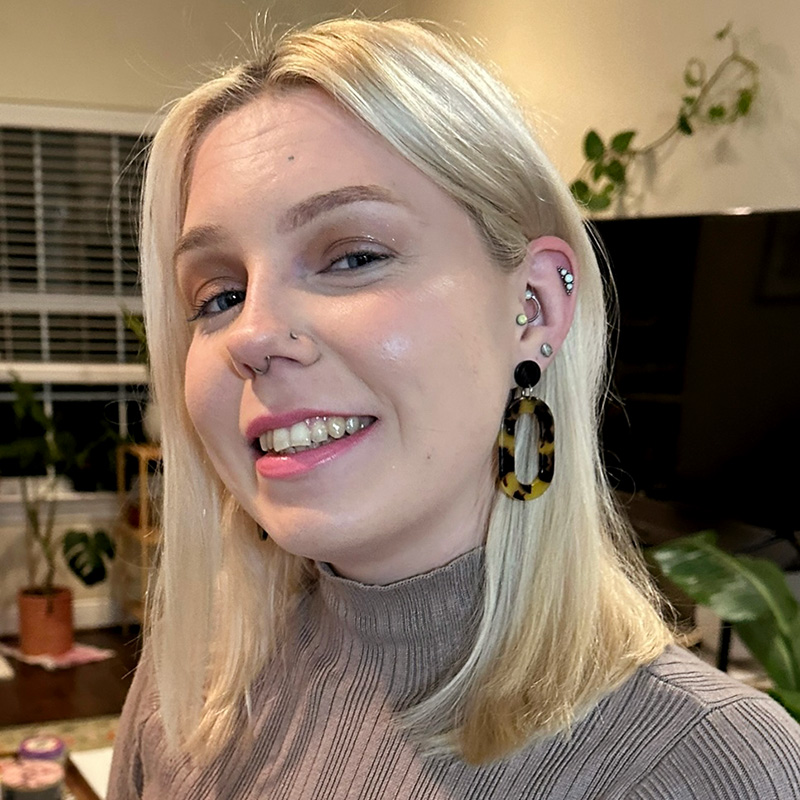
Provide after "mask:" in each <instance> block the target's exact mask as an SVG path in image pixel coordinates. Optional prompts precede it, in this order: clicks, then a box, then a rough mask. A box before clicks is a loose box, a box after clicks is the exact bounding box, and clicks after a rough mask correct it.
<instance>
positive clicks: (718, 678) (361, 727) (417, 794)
mask: <svg viewBox="0 0 800 800" xmlns="http://www.w3.org/2000/svg"><path fill="white" fill-rule="evenodd" d="M481 570H482V552H481V551H480V550H474V551H472V552H471V553H467V554H466V555H465V556H462V557H461V558H459V559H456V560H455V561H454V562H452V563H451V564H449V565H447V566H446V567H442V568H440V569H437V570H435V571H433V572H431V573H428V574H425V575H421V576H418V577H416V578H411V579H409V580H405V581H401V582H399V583H396V584H392V585H390V586H385V587H378V586H364V585H361V584H358V583H355V582H353V581H349V580H345V579H342V578H339V577H336V576H335V575H333V574H332V573H331V571H330V570H329V569H327V568H326V567H324V566H322V568H321V576H320V582H319V588H318V590H316V591H315V592H314V593H313V594H311V595H310V596H309V597H308V598H307V599H306V600H305V601H304V602H303V603H302V604H301V606H300V608H299V610H298V619H297V624H296V626H295V627H294V630H295V634H296V635H295V637H294V639H293V640H292V641H291V642H289V643H287V653H286V655H287V659H286V663H287V664H288V665H289V669H288V670H287V669H284V668H282V667H281V666H280V665H279V664H278V663H275V664H273V665H271V666H268V667H266V668H265V670H264V672H263V673H262V675H261V676H260V677H259V678H258V680H257V681H256V683H255V685H254V687H253V708H254V716H255V729H254V739H253V741H252V746H251V745H250V744H248V743H247V742H248V740H249V737H248V736H246V735H244V734H243V736H242V737H241V738H237V739H236V740H235V741H232V742H230V744H229V745H228V746H227V747H226V748H225V750H224V751H223V753H222V754H221V756H220V757H219V758H217V759H216V760H215V761H214V762H213V763H212V764H211V765H210V766H209V767H206V768H203V769H201V768H196V767H194V766H193V765H192V764H191V762H190V761H189V760H188V759H187V758H186V757H183V756H168V754H167V750H166V746H165V742H164V736H163V729H162V725H161V722H160V719H159V712H158V701H157V696H156V693H155V690H154V687H153V685H152V676H151V673H150V670H149V669H148V666H147V664H148V661H147V660H145V662H143V666H142V668H140V669H139V671H138V673H137V675H136V677H135V679H134V683H133V687H132V689H131V692H130V695H129V697H128V700H127V702H126V706H125V709H124V711H123V715H122V720H121V723H120V732H119V736H118V739H117V744H116V748H115V753H114V763H113V767H112V775H111V782H110V786H109V793H108V798H109V800H129V799H130V798H146V800H167V799H168V800H211V798H214V800H228V799H229V798H231V799H232V798H237V800H238V798H242V799H245V798H246V799H247V800H253V799H254V798H269V800H312V799H313V800H343V798H359V799H360V800H378V798H391V799H392V800H394V798H414V800H445V798H447V799H448V800H456V799H458V800H461V799H462V798H463V799H465V800H466V799H467V798H469V800H492V799H493V798H503V799H504V800H506V799H507V798H525V800H533V799H534V798H536V800H539V799H541V800H544V799H545V798H546V799H547V800H587V799H588V800H599V799H600V798H602V800H617V799H619V800H622V799H623V798H624V799H625V800H667V799H669V800H684V798H685V800H690V798H691V800H712V799H713V800H723V799H724V800H800V726H797V725H796V724H795V723H794V722H793V721H792V720H791V719H790V717H789V716H788V715H787V714H786V713H785V712H784V711H783V710H782V709H781V708H780V707H779V706H778V705H777V704H775V703H774V702H773V701H772V700H770V699H769V698H768V697H767V696H765V695H763V694H761V693H759V692H757V691H755V690H752V689H749V688H747V687H745V686H742V685H740V684H738V683H736V682H735V681H733V680H731V679H729V678H728V677H727V676H725V675H723V674H722V673H719V672H717V671H716V670H714V669H711V668H710V667H707V666H705V665H704V664H702V663H701V662H700V661H699V660H698V659H696V658H695V657H694V656H692V655H690V654H688V653H686V652H683V651H681V650H679V649H677V648H673V647H670V648H668V649H667V651H666V652H665V653H664V654H663V655H662V656H661V657H660V658H658V659H657V660H656V661H655V662H653V663H652V664H651V665H649V666H647V667H643V668H641V669H639V670H638V671H637V672H636V673H635V674H634V675H633V677H631V678H630V679H629V680H628V681H627V682H626V683H625V684H624V685H623V686H622V687H621V688H619V689H618V690H617V691H615V692H613V693H612V694H610V695H609V696H607V697H606V698H605V699H604V700H602V701H601V702H600V703H599V704H598V705H597V707H596V708H595V709H594V710H593V711H592V712H591V713H590V714H589V715H588V716H586V717H585V718H584V719H583V720H582V721H580V722H579V723H577V724H576V726H575V728H574V730H573V732H572V735H571V736H570V737H569V738H565V737H556V738H553V739H551V740H548V741H545V742H541V743H539V744H535V745H532V746H530V747H528V748H525V749H524V750H522V751H521V752H519V753H517V754H515V755H514V756H513V757H510V758H507V759H504V760H502V761H500V762H497V763H495V764H492V765H490V766H484V767H471V766H468V765H466V764H464V763H463V762H461V761H459V760H458V759H456V758H424V757H422V756H421V755H420V754H419V751H418V750H417V748H416V747H415V746H414V744H413V743H412V742H411V741H409V739H408V738H407V737H406V735H405V734H404V733H403V731H402V730H401V729H400V727H399V726H398V725H397V724H396V722H395V720H394V718H393V716H392V713H391V711H390V708H392V707H397V706H398V705H399V706H402V705H403V704H405V703H409V702H413V700H414V698H418V697H420V696H421V695H422V694H424V693H425V692H426V691H428V690H429V689H430V688H431V686H432V685H433V684H435V683H436V682H437V681H438V680H440V679H441V678H442V676H443V675H444V673H445V672H446V671H447V670H448V669H449V668H450V667H451V666H452V664H453V663H454V660H455V659H457V658H458V657H459V655H460V654H461V653H462V651H463V646H464V642H465V640H466V639H467V638H468V636H469V631H470V629H471V628H470V624H471V623H470V619H471V615H472V612H473V610H474V608H475V606H476V604H477V603H478V600H479V586H480V579H481Z"/></svg>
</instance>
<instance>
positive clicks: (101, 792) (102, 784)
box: [69, 747, 113, 800]
mask: <svg viewBox="0 0 800 800" xmlns="http://www.w3.org/2000/svg"><path fill="white" fill-rule="evenodd" d="M112 752H113V748H112V747H101V748H99V749H98V750H82V751H81V752H79V753H74V752H73V753H70V754H69V757H70V760H71V761H72V763H73V764H74V765H75V766H76V767H77V768H78V771H79V772H80V773H81V775H83V777H84V778H86V782H87V783H88V784H89V786H91V787H92V790H93V791H94V793H95V794H96V795H97V796H98V797H100V798H101V800H105V796H106V792H107V791H108V776H109V775H110V774H111V753H112Z"/></svg>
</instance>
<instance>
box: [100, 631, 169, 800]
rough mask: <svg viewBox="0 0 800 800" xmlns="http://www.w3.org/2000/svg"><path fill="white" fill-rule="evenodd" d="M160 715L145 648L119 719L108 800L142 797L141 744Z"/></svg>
mask: <svg viewBox="0 0 800 800" xmlns="http://www.w3.org/2000/svg"><path fill="white" fill-rule="evenodd" d="M157 712H158V692H157V690H156V682H155V671H154V666H153V658H152V650H151V648H150V647H149V646H146V647H145V648H144V651H143V653H142V657H141V659H140V660H139V665H138V666H137V668H136V674H135V675H134V677H133V683H132V684H131V688H130V691H129V692H128V696H127V697H126V699H125V705H124V707H123V709H122V715H121V716H120V720H119V726H118V729H117V736H116V739H115V741H114V755H113V759H112V764H111V776H110V778H109V789H108V797H109V800H129V799H131V798H138V797H140V796H141V792H142V788H143V766H142V744H143V736H144V730H145V725H146V724H147V722H148V721H149V720H150V719H151V718H153V717H154V716H155V715H156V714H157Z"/></svg>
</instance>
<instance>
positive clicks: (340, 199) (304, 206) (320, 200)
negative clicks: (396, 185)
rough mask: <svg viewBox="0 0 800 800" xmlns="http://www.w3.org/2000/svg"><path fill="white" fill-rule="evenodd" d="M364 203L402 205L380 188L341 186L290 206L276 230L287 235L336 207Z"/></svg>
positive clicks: (389, 193)
mask: <svg viewBox="0 0 800 800" xmlns="http://www.w3.org/2000/svg"><path fill="white" fill-rule="evenodd" d="M366 201H373V202H379V203H394V204H395V205H402V204H401V203H400V201H399V200H398V199H397V198H396V197H395V196H394V195H393V194H392V193H391V192H389V191H388V190H386V189H384V188H383V187H381V186H342V187H341V188H339V189H333V190H332V191H330V192H320V193H319V194H315V195H313V196H312V197H309V198H308V199H307V200H303V201H302V202H300V203H297V205H294V206H292V207H291V208H290V209H288V210H287V211H286V212H285V213H284V214H283V215H282V216H281V218H280V220H279V221H278V230H279V231H281V232H282V233H288V232H290V231H293V230H295V229H296V228H299V227H301V226H302V225H306V224H308V223H309V222H311V220H313V219H314V218H315V217H318V216H319V215H320V214H324V213H325V212H326V211H331V210H332V209H334V208H337V207H338V206H345V205H349V204H350V203H362V202H366Z"/></svg>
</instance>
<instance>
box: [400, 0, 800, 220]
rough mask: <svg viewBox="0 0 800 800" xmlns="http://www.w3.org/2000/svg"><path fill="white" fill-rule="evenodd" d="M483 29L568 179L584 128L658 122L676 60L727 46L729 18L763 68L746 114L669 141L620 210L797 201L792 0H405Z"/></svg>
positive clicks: (464, 28) (643, 128) (676, 91)
mask: <svg viewBox="0 0 800 800" xmlns="http://www.w3.org/2000/svg"><path fill="white" fill-rule="evenodd" d="M407 5H408V10H409V11H410V12H411V13H412V14H417V15H422V16H429V17H432V18H434V19H436V20H437V21H440V22H444V23H446V24H448V25H450V26H451V27H456V28H457V30H459V31H460V32H461V33H462V34H463V35H466V36H470V37H480V38H481V39H482V40H484V41H485V43H486V49H487V54H488V56H489V57H490V58H492V59H493V60H494V61H495V62H496V63H497V65H498V66H499V67H500V69H501V71H502V73H503V75H504V76H505V77H506V79H507V80H508V81H509V82H510V83H511V84H512V86H513V87H514V88H515V89H516V91H517V92H518V93H519V94H520V95H521V97H522V98H523V99H524V101H525V103H526V105H527V106H528V107H529V108H531V109H533V110H535V111H536V112H537V114H538V117H539V129H540V132H541V136H542V139H543V142H544V144H545V147H546V149H547V150H548V151H549V153H550V154H551V156H552V157H553V159H554V161H555V162H556V165H557V166H558V167H559V168H560V169H561V170H562V173H563V174H564V175H565V176H566V177H572V176H574V175H575V173H576V172H577V170H578V168H579V167H580V164H581V157H580V156H581V142H582V139H583V135H584V133H585V132H586V130H587V129H588V128H592V127H594V128H597V129H598V130H599V131H600V132H601V133H602V134H604V135H606V136H607V135H610V134H613V133H615V132H617V131H619V130H623V129H627V128H634V129H637V130H639V131H640V137H641V140H643V141H649V140H651V139H653V138H655V137H656V136H658V135H659V134H660V133H661V132H662V131H663V130H665V129H666V128H667V127H668V126H669V125H670V124H671V122H672V121H673V119H674V117H675V109H676V103H677V102H678V101H679V98H680V97H681V95H682V94H683V84H682V74H683V66H684V64H685V62H686V61H687V59H688V58H690V57H692V56H700V57H702V58H704V59H705V60H706V61H707V62H708V63H709V65H713V64H715V63H717V62H718V61H719V60H721V58H722V57H724V55H725V54H726V52H727V51H726V49H725V47H724V46H723V45H721V44H719V43H717V42H715V41H714V40H713V34H714V32H715V31H716V30H718V29H719V28H722V27H723V26H724V25H725V24H726V23H727V22H728V21H729V20H733V21H734V24H735V28H736V30H737V31H738V32H739V34H740V37H741V42H742V48H743V50H744V51H745V52H746V53H747V54H750V55H752V56H753V57H754V58H755V59H756V61H757V62H758V63H759V64H760V65H761V67H762V95H761V99H760V101H759V103H758V104H757V106H756V107H755V108H754V111H753V116H752V117H751V118H749V119H747V120H744V121H743V122H742V123H741V124H737V125H736V127H735V128H734V129H729V130H721V129H715V130H711V131H707V132H704V133H702V134H701V135H698V136H695V137H692V139H686V140H683V141H680V142H677V143H676V146H675V147H674V148H672V152H671V153H669V155H667V156H666V158H664V160H663V162H662V163H661V164H660V165H659V168H658V176H657V179H656V181H655V183H654V184H653V186H652V187H651V188H650V189H649V191H648V193H647V195H646V196H645V197H643V198H641V200H640V202H638V203H633V204H631V205H630V206H629V208H628V211H629V212H634V213H645V214H652V215H656V214H671V213H675V214H679V213H681V214H685V213H694V212H697V213H699V212H707V211H710V210H724V209H729V208H734V207H741V206H749V207H754V208H761V209H768V208H769V209H776V208H790V207H791V208H795V207H798V206H800V3H798V2H797V0H772V1H771V2H770V3H753V2H751V0H704V2H702V3H698V2H696V0H671V2H668V3H658V2H654V1H653V0H637V1H635V2H630V0H606V2H602V3H599V2H596V3H587V2H585V0H504V2H502V3H487V2H485V0H410V2H409V3H408V4H407Z"/></svg>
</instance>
